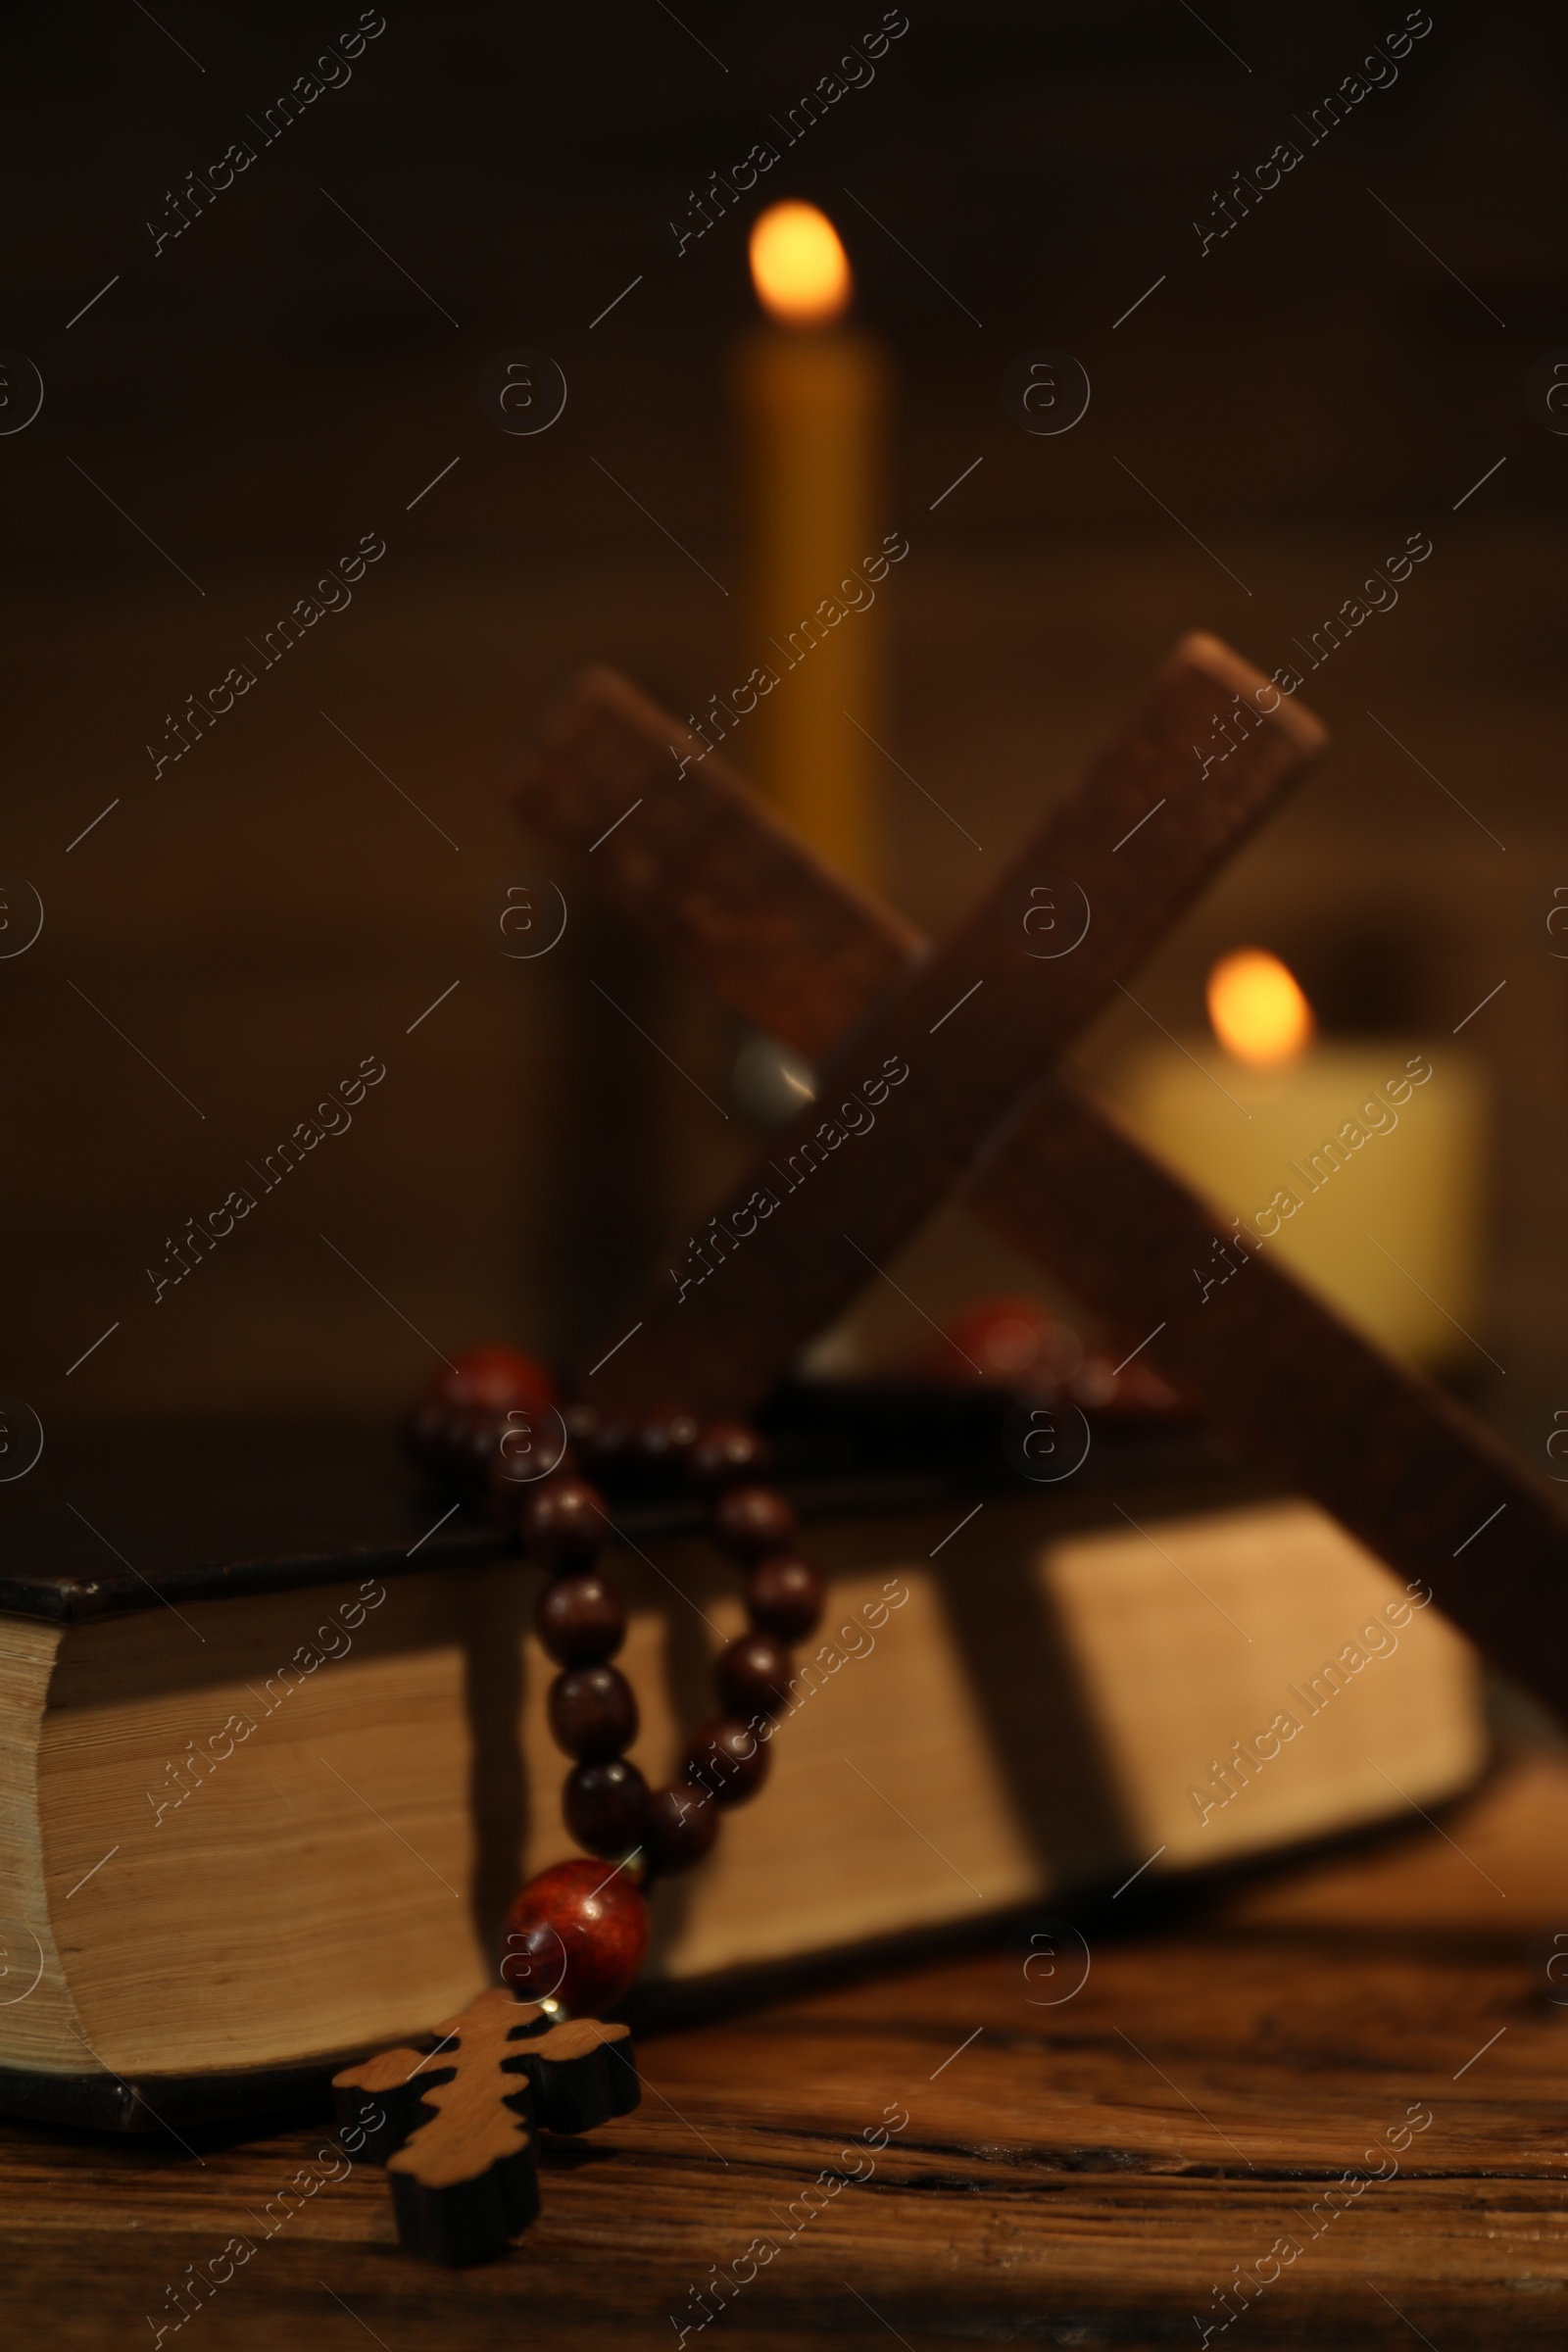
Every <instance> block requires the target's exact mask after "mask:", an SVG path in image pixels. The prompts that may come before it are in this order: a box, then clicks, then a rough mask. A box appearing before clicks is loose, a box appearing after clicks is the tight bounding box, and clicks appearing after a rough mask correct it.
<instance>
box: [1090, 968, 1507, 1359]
mask: <svg viewBox="0 0 1568 2352" xmlns="http://www.w3.org/2000/svg"><path fill="white" fill-rule="evenodd" d="M1208 1004H1209V1017H1210V1020H1211V1021H1212V1023H1213V1027H1214V1032H1215V1036H1214V1039H1213V1040H1208V1039H1196V1038H1195V1039H1194V1040H1192V1041H1191V1046H1192V1051H1190V1052H1189V1051H1187V1050H1182V1051H1178V1050H1177V1049H1176V1048H1175V1047H1174V1046H1165V1047H1155V1048H1151V1050H1150V1051H1149V1052H1148V1053H1147V1054H1144V1055H1142V1056H1141V1057H1140V1058H1139V1059H1138V1060H1137V1061H1136V1062H1135V1063H1134V1064H1133V1065H1132V1067H1131V1069H1130V1070H1129V1071H1128V1072H1126V1073H1125V1074H1124V1076H1123V1079H1122V1081H1121V1083H1120V1085H1119V1086H1118V1087H1117V1089H1116V1091H1115V1101H1116V1104H1117V1107H1118V1108H1119V1109H1120V1110H1121V1111H1122V1113H1123V1115H1124V1116H1125V1117H1126V1119H1127V1122H1128V1124H1129V1125H1130V1126H1131V1127H1132V1128H1133V1129H1134V1131H1135V1133H1136V1134H1137V1135H1138V1136H1139V1138H1140V1140H1141V1141H1143V1142H1145V1143H1147V1144H1148V1145H1149V1147H1150V1148H1151V1150H1152V1151H1153V1152H1156V1153H1157V1154H1158V1155H1159V1157H1160V1158H1162V1159H1164V1160H1166V1161H1168V1163H1169V1164H1170V1165H1171V1166H1172V1167H1173V1168H1175V1169H1176V1171H1177V1172H1178V1174H1180V1175H1183V1176H1185V1177H1186V1178H1187V1179H1188V1180H1189V1182H1190V1183H1192V1184H1193V1185H1194V1186H1196V1188H1197V1189H1198V1190H1199V1191H1200V1192H1201V1193H1202V1194H1203V1195H1204V1196H1205V1197H1206V1198H1207V1199H1208V1200H1209V1201H1212V1203H1213V1205H1214V1208H1215V1210H1216V1212H1217V1217H1218V1222H1217V1223H1216V1226H1215V1233H1216V1236H1217V1237H1218V1238H1217V1239H1216V1243H1215V1247H1214V1250H1213V1252H1212V1254H1211V1256H1210V1257H1209V1258H1208V1259H1207V1260H1205V1262H1204V1263H1203V1264H1202V1265H1201V1266H1197V1267H1195V1268H1194V1269H1193V1280H1194V1283H1195V1286H1196V1290H1197V1293H1198V1294H1200V1295H1202V1294H1203V1289H1204V1285H1205V1284H1208V1285H1210V1286H1212V1285H1213V1284H1214V1283H1215V1282H1223V1281H1225V1280H1227V1279H1228V1278H1229V1276H1230V1275H1231V1273H1232V1272H1233V1271H1234V1270H1235V1266H1236V1265H1238V1264H1240V1263H1241V1262H1242V1261H1241V1259H1240V1255H1239V1253H1238V1252H1234V1251H1227V1250H1226V1249H1225V1248H1224V1246H1223V1245H1224V1242H1225V1240H1226V1239H1227V1238H1228V1237H1229V1236H1230V1234H1231V1232H1232V1220H1234V1221H1235V1222H1236V1223H1237V1224H1238V1225H1239V1226H1240V1228H1241V1229H1242V1230H1244V1231H1245V1232H1247V1233H1248V1234H1250V1236H1251V1237H1252V1238H1253V1239H1254V1240H1257V1241H1261V1242H1262V1243H1263V1245H1264V1247H1265V1249H1266V1250H1276V1251H1277V1252H1278V1253H1279V1256H1280V1258H1281V1259H1282V1260H1283V1261H1284V1263H1285V1264H1286V1265H1288V1266H1289V1267H1290V1268H1291V1270H1292V1271H1293V1272H1294V1273H1296V1274H1299V1275H1300V1276H1301V1277H1302V1278H1303V1279H1304V1280H1305V1281H1306V1282H1308V1283H1309V1284H1311V1285H1312V1286H1313V1287H1314V1288H1316V1289H1317V1290H1319V1291H1321V1292H1322V1293H1323V1294H1324V1296H1325V1297H1326V1298H1327V1299H1329V1300H1330V1301H1331V1302H1332V1304H1334V1305H1335V1306H1337V1307H1338V1308H1340V1310H1341V1311H1342V1312H1343V1313H1344V1314H1345V1315H1346V1316H1347V1317H1348V1319H1349V1320H1350V1321H1351V1322H1354V1323H1356V1324H1358V1325H1359V1326H1360V1327H1361V1329H1362V1330H1364V1331H1366V1332H1368V1333H1370V1334H1371V1336H1372V1337H1373V1338H1374V1339H1378V1340H1381V1341H1382V1342H1383V1344H1384V1345H1385V1347H1388V1348H1392V1349H1394V1350H1395V1352H1396V1353H1397V1354H1400V1355H1404V1356H1407V1357H1410V1358H1413V1359H1414V1360H1415V1361H1416V1362H1418V1363H1423V1364H1428V1365H1432V1366H1443V1367H1445V1368H1454V1369H1461V1370H1464V1369H1468V1370H1471V1371H1478V1370H1481V1369H1483V1367H1484V1360H1486V1358H1487V1351H1486V1349H1485V1348H1484V1347H1483V1345H1482V1337H1483V1336H1484V1335H1482V1333H1481V1305H1480V1288H1481V1285H1480V1271H1481V1269H1480V1263H1479V1233H1480V1196H1481V1181H1482V1167H1481V1139H1482V1137H1483V1135H1484V1133H1485V1115H1484V1114H1485V1102H1484V1098H1483V1093H1482V1088H1481V1082H1480V1079H1479V1076H1478V1074H1477V1072H1476V1069H1475V1066H1474V1064H1473V1063H1472V1062H1471V1061H1470V1060H1469V1059H1468V1058H1467V1057H1466V1056H1465V1055H1464V1054H1462V1053H1461V1052H1460V1050H1459V1049H1458V1048H1457V1047H1452V1048H1449V1047H1446V1046H1445V1047H1444V1048H1441V1049H1434V1051H1433V1052H1432V1054H1425V1053H1420V1052H1417V1051H1416V1050H1414V1048H1413V1047H1412V1046H1411V1044H1410V1042H1409V1041H1408V1040H1398V1039H1392V1038H1391V1039H1376V1038H1354V1039H1344V1040H1327V1041H1317V1042H1314V1040H1313V1035H1312V1028H1313V1024H1312V1016H1311V1008H1310V1006H1309V1005H1307V1002H1306V999H1305V997H1304V996H1303V995H1302V993H1301V991H1300V989H1299V987H1298V986H1297V984H1296V981H1295V979H1294V978H1293V976H1292V974H1291V973H1290V972H1289V970H1288V969H1287V968H1286V966H1285V965H1284V964H1283V963H1281V962H1280V961H1279V959H1278V957H1277V956H1269V955H1267V954H1265V953H1264V952H1262V951H1261V950H1258V949H1243V950H1240V951H1238V952H1237V953H1236V954H1235V955H1232V956H1226V957H1224V958H1222V960H1221V961H1220V962H1219V963H1218V964H1216V966H1215V967H1214V970H1213V972H1212V973H1211V974H1210V977H1209V989H1208ZM1216 1042H1217V1044H1218V1046H1219V1049H1220V1050H1219V1052H1218V1053H1217V1054H1216V1052H1215V1050H1214V1048H1215V1043H1216ZM1304 1370H1305V1372H1306V1374H1307V1376H1310V1372H1311V1367H1310V1366H1306V1367H1304Z"/></svg>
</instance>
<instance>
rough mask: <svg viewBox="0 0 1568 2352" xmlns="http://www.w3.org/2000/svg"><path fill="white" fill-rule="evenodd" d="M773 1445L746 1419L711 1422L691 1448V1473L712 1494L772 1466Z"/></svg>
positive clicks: (748, 1478) (753, 1479)
mask: <svg viewBox="0 0 1568 2352" xmlns="http://www.w3.org/2000/svg"><path fill="white" fill-rule="evenodd" d="M772 1458H773V1453H772V1447H771V1446H769V1445H768V1443H767V1440H766V1439H765V1438H762V1437H760V1436H759V1435H758V1433H757V1431H756V1430H755V1429H749V1428H748V1427H747V1425H746V1423H745V1422H744V1421H710V1422H709V1424H708V1427H707V1428H706V1429H703V1430H700V1431H699V1432H698V1435H697V1443H696V1445H695V1446H693V1447H692V1457H691V1467H692V1476H693V1478H695V1479H696V1481H697V1483H698V1485H699V1486H700V1487H702V1488H704V1489H705V1490H706V1491H707V1492H708V1493H710V1494H717V1493H718V1492H719V1491H720V1490H721V1489H723V1488H724V1487H733V1486H737V1485H739V1484H740V1482H741V1481H742V1480H747V1481H755V1480H757V1479H759V1478H760V1477H761V1476H762V1475H763V1474H764V1472H765V1471H766V1470H767V1469H768V1468H769V1467H770V1465H771V1462H772Z"/></svg>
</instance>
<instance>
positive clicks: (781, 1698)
mask: <svg viewBox="0 0 1568 2352" xmlns="http://www.w3.org/2000/svg"><path fill="white" fill-rule="evenodd" d="M791 1664H792V1660H791V1657H790V1653H789V1650H788V1648H787V1647H786V1646H785V1644H784V1643H783V1642H780V1641H778V1640H777V1639H776V1638H775V1637H774V1636H773V1635H772V1634H742V1636H741V1638H740V1640H739V1641H738V1642H731V1643H730V1645H729V1647H728V1649H726V1650H725V1652H724V1654H723V1656H722V1657H721V1658H720V1659H719V1661H718V1674H717V1682H718V1695H719V1697H720V1698H721V1699H722V1700H723V1702H724V1704H725V1706H726V1707H727V1708H728V1709H729V1710H730V1712H731V1713H732V1714H735V1715H743V1716H746V1715H776V1714H777V1713H778V1711H779V1709H780V1708H781V1707H784V1706H787V1705H788V1703H789V1683H790V1666H791Z"/></svg>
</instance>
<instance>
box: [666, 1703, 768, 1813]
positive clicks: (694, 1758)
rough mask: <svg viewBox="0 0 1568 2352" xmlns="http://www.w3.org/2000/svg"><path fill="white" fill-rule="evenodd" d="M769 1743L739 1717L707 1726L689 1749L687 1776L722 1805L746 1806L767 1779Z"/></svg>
mask: <svg viewBox="0 0 1568 2352" xmlns="http://www.w3.org/2000/svg"><path fill="white" fill-rule="evenodd" d="M769 1760H770V1759H769V1755H768V1750H767V1746H766V1744H765V1742H764V1741H763V1740H761V1739H760V1737H759V1735H758V1734H757V1733H756V1732H755V1731H753V1729H752V1727H751V1725H750V1724H749V1723H747V1722H745V1721H744V1720H743V1719H742V1717H740V1716H739V1715H720V1716H718V1717H716V1718H715V1719H714V1721H713V1722H712V1723H709V1724H705V1725H704V1726H703V1729H702V1730H701V1731H700V1732H699V1733H698V1735H697V1737H696V1739H695V1740H693V1741H692V1743H691V1745H690V1747H689V1748H688V1749H687V1750H686V1763H685V1774H686V1778H687V1780H688V1781H693V1782H695V1783H696V1784H697V1786H698V1787H699V1788H701V1789H707V1790H708V1792H709V1794H710V1795H711V1797H712V1798H713V1799H714V1801H715V1803H717V1804H720V1805H743V1804H745V1802H746V1800H747V1798H748V1797H749V1796H755V1795H756V1794H757V1791H758V1790H759V1789H760V1787H761V1786H762V1783H763V1782H764V1781H765V1780H766V1778H767V1767H768V1763H769Z"/></svg>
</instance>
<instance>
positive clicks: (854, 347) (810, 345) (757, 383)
mask: <svg viewBox="0 0 1568 2352" xmlns="http://www.w3.org/2000/svg"><path fill="white" fill-rule="evenodd" d="M751 265H752V277H753V281H754V283H755V285H756V288H757V293H758V297H759V299H760V302H761V304H762V307H763V309H764V310H765V311H766V312H767V313H768V316H769V318H770V319H771V320H772V321H773V323H772V324H771V325H769V326H766V327H761V328H759V329H758V330H757V331H756V332H755V333H754V334H752V335H751V336H749V337H748V339H747V341H746V343H745V345H744V346H743V348H742V350H741V352H740V354H739V366H738V373H737V381H738V397H739V405H740V411H741V419H742V427H743V434H744V440H745V445H746V448H745V458H746V488H747V498H748V505H749V509H750V515H749V520H750V534H751V562H750V580H749V618H748V623H747V631H748V633H747V639H746V651H745V659H746V660H747V661H748V662H752V663H754V664H755V665H756V666H755V667H754V668H753V671H752V676H751V681H750V686H751V689H752V690H753V691H754V692H755V693H756V694H757V700H756V705H755V711H754V712H753V713H752V714H750V715H748V716H747V718H746V722H745V723H746V730H747V732H746V737H745V740H744V742H737V744H736V745H735V758H736V760H737V762H738V763H739V764H740V765H741V766H742V767H743V768H744V769H746V770H747V771H748V772H749V773H750V774H752V775H754V776H755V777H756V778H757V780H758V782H759V783H760V784H761V785H762V787H763V788H764V790H765V791H767V792H768V794H769V795H770V796H771V798H772V799H773V801H774V803H775V805H776V806H777V807H778V808H779V809H781V810H782V811H783V813H784V814H785V815H786V816H787V817H788V818H789V819H790V821H791V823H792V824H794V825H795V826H796V828H797V829H798V830H799V831H800V832H802V833H803V834H804V835H805V836H806V838H807V839H808V840H809V842H810V843H811V845H812V847H813V848H814V849H816V850H818V851H820V853H821V854H822V856H823V857H825V858H830V859H831V860H832V862H833V863H834V864H835V865H837V866H839V867H841V868H842V869H843V870H844V871H846V872H848V873H850V874H853V875H854V876H855V877H856V878H857V879H858V880H860V881H863V882H869V881H871V880H873V879H874V878H875V868H876V849H877V838H876V837H877V827H876V823H875V817H874V808H875V799H876V784H875V763H876V761H877V760H878V759H879V755H878V753H877V752H876V751H875V749H874V747H873V745H872V742H871V741H870V738H871V737H873V736H878V737H879V736H880V735H881V733H882V710H881V699H882V698H881V691H880V688H881V663H880V660H879V655H880V639H881V628H880V625H879V624H880V621H881V617H882V616H881V614H880V613H873V607H874V606H875V605H876V604H877V603H878V602H879V601H880V597H881V585H880V583H881V581H882V580H884V579H885V578H886V576H887V571H888V551H887V550H886V549H885V548H884V545H883V538H882V533H881V531H880V529H879V527H878V517H877V515H876V514H875V511H874V510H875V506H876V488H877V476H878V455H879V450H880V445H881V440H882V419H883V413H884V409H885V406H886V383H887V369H886V366H885V363H884V361H883V357H882V354H881V351H880V349H879V347H878V346H877V345H876V343H875V342H873V340H872V339H871V338H870V337H869V336H868V335H865V334H862V333H860V332H858V330H856V329H854V328H852V327H847V326H845V325H844V324H843V323H842V321H843V319H844V316H845V313H846V311H847V310H848V308H849V304H850V298H851V294H852V292H853V290H854V289H853V280H852V278H851V275H850V265H849V262H848V260H847V258H846V256H845V252H844V248H843V246H842V245H841V244H840V242H839V239H838V236H837V234H836V233H835V231H834V228H833V224H832V222H831V221H829V220H828V219H827V218H826V216H825V215H824V214H822V213H819V212H818V211H817V210H816V209H815V207H814V206H813V205H809V204H797V203H788V204H776V205H773V206H771V207H770V208H769V210H768V211H766V212H765V213H763V214H762V215H761V216H760V219H759V220H758V221H757V223H756V225H755V227H754V228H753V230H752V238H751ZM900 544H902V543H900ZM893 560H894V561H897V560H898V559H897V557H894V559H893ZM769 677H770V678H771V680H772V683H771V684H769V683H767V682H766V680H767V679H768V678H769ZM846 713H848V714H849V715H848V716H846Z"/></svg>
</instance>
